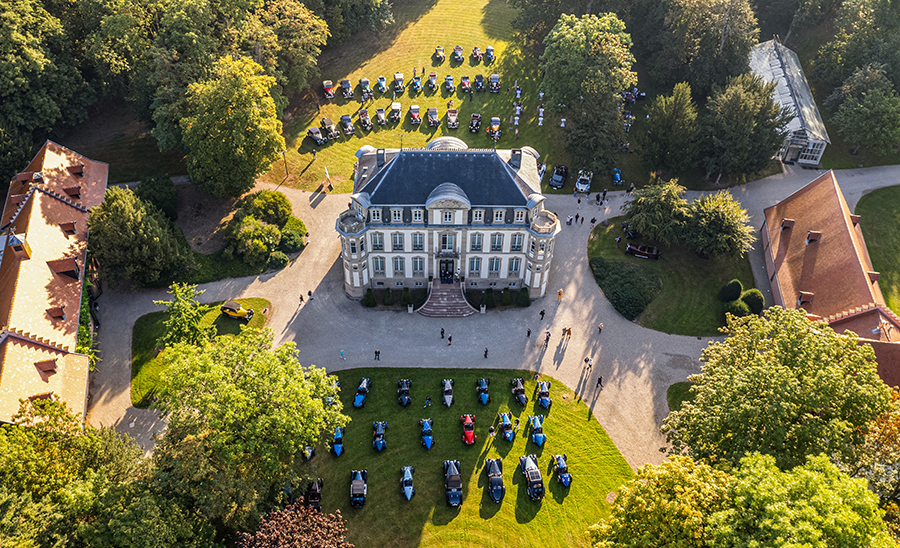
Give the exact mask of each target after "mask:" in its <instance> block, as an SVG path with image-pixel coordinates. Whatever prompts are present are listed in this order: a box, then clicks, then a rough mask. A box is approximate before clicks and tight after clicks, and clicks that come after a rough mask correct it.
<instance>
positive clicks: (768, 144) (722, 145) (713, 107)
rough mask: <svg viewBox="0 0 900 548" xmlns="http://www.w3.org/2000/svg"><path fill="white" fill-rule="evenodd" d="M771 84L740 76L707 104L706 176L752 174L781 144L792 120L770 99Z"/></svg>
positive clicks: (731, 80)
mask: <svg viewBox="0 0 900 548" xmlns="http://www.w3.org/2000/svg"><path fill="white" fill-rule="evenodd" d="M774 93H775V84H774V83H767V82H765V81H763V80H762V78H760V77H759V76H754V75H751V74H744V75H741V76H738V77H735V78H732V79H730V80H729V81H728V85H727V86H725V88H724V89H719V90H717V91H716V92H715V93H714V94H713V95H712V97H711V98H710V100H709V103H708V104H707V106H708V108H709V115H708V116H707V119H706V123H705V128H704V130H703V133H704V143H703V146H704V151H703V156H704V158H703V162H704V164H705V165H706V170H707V171H708V172H710V173H714V172H721V173H735V174H740V173H755V172H758V171H760V170H762V169H763V168H765V167H766V166H767V165H768V163H769V161H770V160H771V159H772V156H773V155H774V154H775V153H776V152H778V149H779V148H781V145H782V143H783V142H784V136H785V134H786V129H785V128H786V127H787V124H788V122H790V120H791V118H792V112H791V111H790V109H788V108H787V107H784V108H782V107H781V106H780V105H779V104H778V103H777V102H776V101H775V98H774Z"/></svg>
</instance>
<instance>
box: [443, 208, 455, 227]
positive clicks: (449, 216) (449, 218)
mask: <svg viewBox="0 0 900 548" xmlns="http://www.w3.org/2000/svg"><path fill="white" fill-rule="evenodd" d="M444 224H445V225H451V224H453V212H452V211H445V212H444Z"/></svg>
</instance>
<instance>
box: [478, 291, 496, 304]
mask: <svg viewBox="0 0 900 548" xmlns="http://www.w3.org/2000/svg"><path fill="white" fill-rule="evenodd" d="M481 304H483V305H484V306H485V307H486V308H497V300H496V299H495V297H494V290H493V289H492V288H490V287H489V288H487V289H485V290H484V299H482V301H481Z"/></svg>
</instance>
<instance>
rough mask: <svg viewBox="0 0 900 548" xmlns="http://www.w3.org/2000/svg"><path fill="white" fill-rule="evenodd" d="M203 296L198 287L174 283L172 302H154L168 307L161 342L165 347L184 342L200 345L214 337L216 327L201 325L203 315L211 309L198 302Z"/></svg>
mask: <svg viewBox="0 0 900 548" xmlns="http://www.w3.org/2000/svg"><path fill="white" fill-rule="evenodd" d="M202 294H203V291H202V290H200V291H198V290H197V286H196V285H190V284H180V283H173V284H172V285H170V286H169V295H171V296H172V300H171V301H153V303H154V304H158V305H163V306H165V307H166V320H165V321H164V322H163V325H165V328H166V332H165V334H164V335H163V337H162V339H161V340H160V344H161V345H162V346H163V347H168V346H172V345H174V344H177V343H182V342H183V343H187V344H200V343H203V342H206V341H208V340H209V339H210V338H211V337H212V336H213V335H214V333H215V328H214V327H212V326H208V327H205V328H204V327H202V326H201V325H200V322H201V321H202V320H203V315H204V314H206V312H208V311H209V310H210V309H211V307H210V306H208V305H202V304H200V302H199V301H197V297H199V296H200V295H202Z"/></svg>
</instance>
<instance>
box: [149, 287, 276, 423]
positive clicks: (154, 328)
mask: <svg viewBox="0 0 900 548" xmlns="http://www.w3.org/2000/svg"><path fill="white" fill-rule="evenodd" d="M235 300H236V301H237V302H238V303H240V305H241V306H243V307H244V308H248V309H249V308H252V309H253V310H254V311H255V312H256V313H255V314H254V315H253V319H251V320H250V321H249V322H247V324H248V325H249V326H250V327H263V326H264V325H265V324H266V314H263V309H266V308H268V309H269V314H271V308H272V303H270V302H269V301H268V300H266V299H257V298H250V299H235ZM222 302H223V301H219V302H215V303H210V305H211V306H212V308H211V309H210V311H209V312H207V313H206V314H205V315H204V316H203V320H202V321H201V325H202V326H204V327H208V326H214V327H215V328H216V335H237V334H238V333H240V330H241V326H242V325H245V322H243V321H241V320H236V319H234V318H228V317H225V315H224V314H222V313H221V312H220V311H219V305H221V304H222ZM165 319H166V312H165V311H160V312H151V313H150V314H144V315H143V316H141V317H140V318H138V319H137V321H136V322H134V328H133V330H132V335H131V403H132V404H133V405H134V406H135V407H141V408H146V407H149V406H150V404H151V403H152V398H153V396H154V394H156V392H157V391H158V390H159V387H160V383H161V379H160V375H162V372H163V371H165V369H166V364H165V362H164V360H162V359H160V358H159V356H157V349H158V348H159V345H158V344H157V341H158V340H159V339H160V338H161V337H162V336H163V334H164V333H165V326H164V325H163V322H164V321H165Z"/></svg>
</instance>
